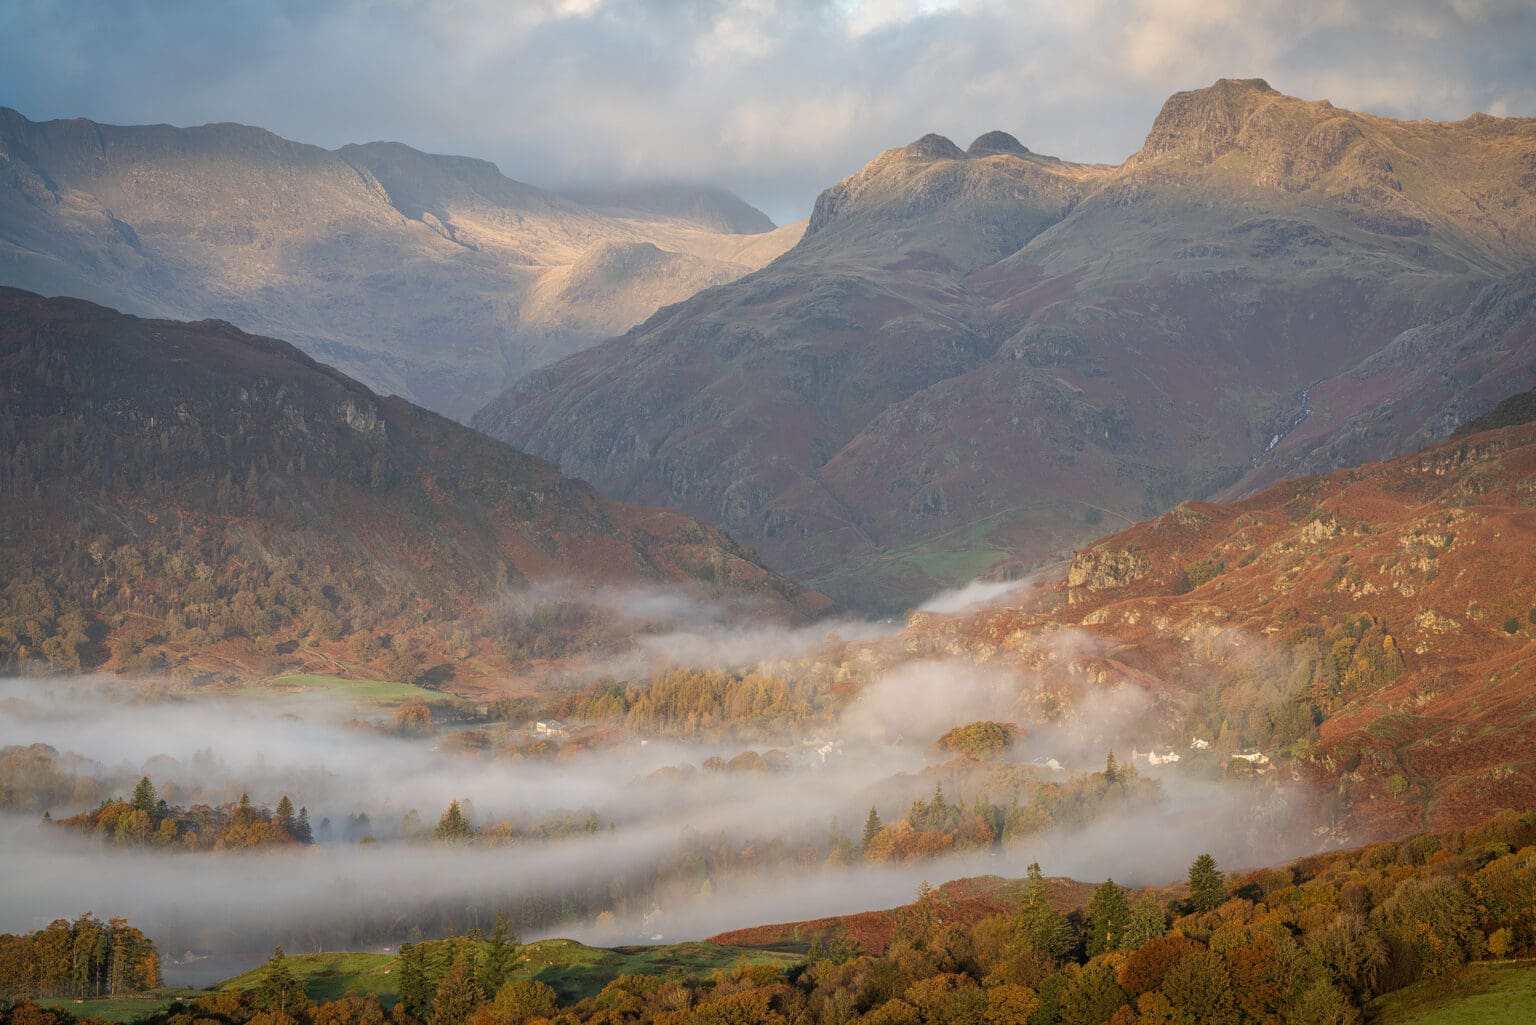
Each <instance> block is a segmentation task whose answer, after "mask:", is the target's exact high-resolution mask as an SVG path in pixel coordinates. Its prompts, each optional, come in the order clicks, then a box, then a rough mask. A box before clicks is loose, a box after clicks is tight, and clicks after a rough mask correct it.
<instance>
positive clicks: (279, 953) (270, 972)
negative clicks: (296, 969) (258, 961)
mask: <svg viewBox="0 0 1536 1025" xmlns="http://www.w3.org/2000/svg"><path fill="white" fill-rule="evenodd" d="M256 1006H257V1007H259V1008H261V1010H263V1011H271V1012H275V1013H278V1014H286V1015H288V1016H289V1017H296V1016H297V1015H298V1014H299V1013H300V1012H301V1011H304V1010H305V1009H307V1008H308V1007H309V997H308V996H307V995H306V994H305V992H304V985H303V983H301V982H299V980H298V979H295V978H294V977H293V971H292V970H291V969H290V968H289V967H288V958H287V957H286V956H285V955H284V954H283V948H282V947H276V948H274V949H273V951H272V957H271V959H270V960H268V961H267V964H266V970H265V972H263V974H262V978H261V985H260V986H258V987H257V988H256Z"/></svg>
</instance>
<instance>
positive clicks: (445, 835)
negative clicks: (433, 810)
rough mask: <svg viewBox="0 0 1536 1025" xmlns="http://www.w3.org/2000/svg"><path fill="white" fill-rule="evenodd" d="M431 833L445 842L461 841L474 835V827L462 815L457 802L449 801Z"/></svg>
mask: <svg viewBox="0 0 1536 1025" xmlns="http://www.w3.org/2000/svg"><path fill="white" fill-rule="evenodd" d="M432 835H433V836H434V837H436V838H437V839H438V840H442V841H444V842H446V843H463V842H464V841H466V840H468V839H469V838H470V837H472V836H474V835H475V827H473V826H471V825H470V824H469V820H468V819H466V818H465V817H464V812H463V811H461V810H460V809H459V802H458V801H451V802H449V804H448V810H447V811H445V812H443V817H442V818H440V819H438V820H437V828H436V829H434V830H433V831H432Z"/></svg>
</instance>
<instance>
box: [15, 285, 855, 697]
mask: <svg viewBox="0 0 1536 1025" xmlns="http://www.w3.org/2000/svg"><path fill="white" fill-rule="evenodd" d="M0 452H3V453H4V455H3V456H0V496H3V501H0V566H3V567H4V569H3V572H0V579H3V581H4V583H3V588H0V665H4V666H5V667H6V668H8V669H13V670H14V669H16V668H18V667H20V668H22V669H27V668H29V667H31V668H36V667H43V668H46V667H49V666H51V667H53V668H55V669H64V670H70V671H77V670H81V669H93V668H106V669H127V670H140V671H142V670H148V669H156V670H174V671H175V672H176V673H178V674H179V675H195V674H198V673H206V674H215V675H225V676H237V677H239V676H250V675H253V674H270V672H271V671H272V670H275V669H281V668H283V667H285V666H306V667H311V668H319V669H320V670H321V671H322V672H331V671H332V669H333V668H334V667H336V666H345V667H350V668H351V669H352V670H354V671H357V672H361V674H362V675H369V674H370V673H373V674H379V675H382V676H384V677H385V678H388V679H393V680H414V681H417V682H420V681H422V680H426V681H428V682H434V683H437V684H442V683H447V682H450V681H452V680H455V679H457V680H459V681H461V682H462V681H463V680H465V679H473V678H475V677H476V676H478V675H482V674H485V673H489V672H493V671H504V670H505V669H506V667H507V665H508V664H509V663H512V662H516V661H518V660H519V659H520V658H522V657H524V655H525V654H526V653H520V652H521V649H520V648H518V643H519V642H518V641H517V640H516V639H515V638H513V637H511V636H510V635H507V634H506V630H508V629H510V627H508V626H507V624H506V623H505V622H503V621H502V620H501V619H498V618H496V617H497V616H499V615H502V614H503V613H506V609H505V608H504V605H505V603H506V601H507V599H508V596H509V595H512V594H514V593H517V592H526V591H527V590H528V589H529V588H534V587H536V586H537V585H540V584H545V585H552V586H553V585H559V586H569V587H577V588H586V587H589V586H596V585H599V584H614V585H626V584H628V585H653V586H676V587H680V588H682V589H683V590H685V591H686V590H691V591H692V592H694V593H696V594H698V595H699V596H701V597H705V598H708V599H710V600H713V601H715V602H719V603H723V604H724V605H726V606H729V605H732V604H739V605H741V606H743V607H748V608H756V609H758V610H759V611H760V612H761V613H762V614H764V615H768V616H778V617H787V618H789V619H791V620H796V619H800V618H803V617H805V616H809V615H814V614H816V613H817V612H818V611H820V610H822V609H823V608H825V607H826V604H827V603H826V600H825V599H824V598H822V597H821V596H820V595H817V594H815V593H813V592H809V591H807V590H805V589H803V588H801V587H799V586H798V585H796V584H793V583H791V582H790V581H788V580H785V579H783V578H781V577H778V576H776V575H774V574H772V573H770V572H768V571H766V570H764V569H762V568H761V567H760V566H759V565H757V563H756V562H755V561H753V559H752V557H751V556H750V554H749V553H748V552H746V551H745V550H744V549H742V548H741V547H739V546H737V545H736V544H735V543H733V542H732V541H731V540H730V539H728V538H727V537H725V536H724V535H722V534H721V533H720V532H719V531H717V530H714V529H712V528H708V527H704V526H701V525H699V524H698V523H696V522H694V521H693V520H691V519H689V518H688V517H687V516H685V515H682V514H679V513H675V512H671V511H666V510H659V509H647V508H640V507H637V506H632V505H626V504H623V503H619V502H613V501H609V500H607V499H605V498H603V497H601V496H600V495H598V494H597V493H596V492H595V491H594V490H593V489H592V488H590V487H588V486H587V485H585V484H582V483H580V482H578V481H574V480H571V479H569V478H567V477H562V476H561V475H560V474H559V472H558V471H557V470H556V469H555V468H554V467H553V466H551V465H550V464H548V463H545V462H543V461H542V460H539V459H535V458H532V457H530V456H526V455H523V454H522V453H520V452H517V451H514V450H512V449H510V448H508V447H507V446H506V445H504V444H502V443H500V442H496V441H492V440H491V439H489V438H486V437H485V436H483V435H480V434H477V433H475V432H474V431H471V430H469V429H468V428H465V427H462V426H460V425H459V424H457V423H455V422H454V421H451V420H448V419H446V418H444V417H442V416H439V415H437V414H435V413H431V412H429V411H427V410H425V409H422V408H420V407H418V406H413V405H411V404H410V403H408V402H406V401H405V400H404V399H400V398H397V397H391V398H380V397H379V396H378V395H376V394H375V393H373V392H372V391H370V390H369V389H367V388H365V387H364V386H363V385H361V384H359V383H357V382H356V381H353V380H352V379H350V378H348V377H346V376H345V375H343V374H341V373H340V372H338V371H336V370H333V369H332V368H330V367H327V366H323V365H321V364H319V363H317V362H315V361H314V360H313V359H311V358H309V357H308V356H305V355H304V354H302V353H301V352H299V351H298V350H297V349H295V348H294V347H293V346H291V345H289V344H287V343H286V342H280V341H275V340H273V339H269V338H261V337H257V336H253V335H248V334H246V333H244V332H242V331H240V330H239V329H237V328H234V327H232V326H230V325H228V324H225V323H221V322H215V321H204V322H199V323H175V322H170V321H160V320H140V319H138V318H134V317H129V316H125V315H123V314H120V313H117V312H115V311H112V310H108V309H105V308H103V307H100V306H95V305H92V304H90V303H87V302H84V301H81V300H74V299H44V298H41V297H39V296H37V295H33V294H31V293H26V292H22V291H19V290H15V289H0ZM487 617H490V618H487ZM471 624H473V625H474V627H475V628H474V629H473V630H471V629H469V626H470V625H471ZM498 624H499V625H498ZM553 626H554V624H549V623H546V624H543V626H542V627H541V629H540V630H539V631H537V632H539V633H542V634H545V635H552V634H553V633H554V632H555V631H554V630H553ZM498 635H499V636H501V641H500V642H498V641H497V640H496V638H497V637H498ZM370 666H371V667H373V668H372V669H371V670H370V669H369V668H368V667H370Z"/></svg>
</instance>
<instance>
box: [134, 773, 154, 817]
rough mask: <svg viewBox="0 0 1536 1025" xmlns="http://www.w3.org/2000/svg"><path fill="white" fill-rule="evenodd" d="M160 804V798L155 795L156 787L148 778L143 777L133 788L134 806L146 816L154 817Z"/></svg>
mask: <svg viewBox="0 0 1536 1025" xmlns="http://www.w3.org/2000/svg"><path fill="white" fill-rule="evenodd" d="M159 804H160V798H159V796H158V795H157V794H156V793H155V785H154V784H153V783H151V782H150V781H149V777H148V776H144V777H141V778H140V779H139V782H138V784H137V785H136V786H135V787H134V788H133V806H134V807H135V808H137V809H138V810H139V811H141V812H143V813H144V814H145V815H150V816H153V815H154V814H155V810H156V809H157V808H158V807H159Z"/></svg>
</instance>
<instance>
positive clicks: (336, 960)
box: [213, 953, 396, 1003]
mask: <svg viewBox="0 0 1536 1025" xmlns="http://www.w3.org/2000/svg"><path fill="white" fill-rule="evenodd" d="M287 960H288V968H289V970H290V971H292V972H293V977H294V978H295V979H298V980H299V981H300V982H302V983H303V984H304V991H305V992H306V993H308V994H309V995H310V997H311V998H312V999H315V1000H335V999H336V998H337V997H339V996H344V995H345V994H347V993H349V992H352V993H372V994H374V995H375V996H377V997H379V998H380V999H381V1000H384V1001H385V1002H386V1003H393V1002H394V999H395V996H396V987H395V977H394V975H393V974H392V972H393V969H394V965H395V955H393V954H348V953H326V954H290V955H289V956H288V959H287ZM264 971H265V967H264V966H261V965H258V966H257V967H255V968H252V969H251V970H250V971H248V972H243V973H242V974H240V975H236V976H235V977H233V978H230V979H225V980H224V981H223V982H221V983H219V984H218V985H216V986H214V987H213V988H214V989H217V990H244V989H255V988H256V987H258V986H260V985H261V980H262V978H263V977H264Z"/></svg>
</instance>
